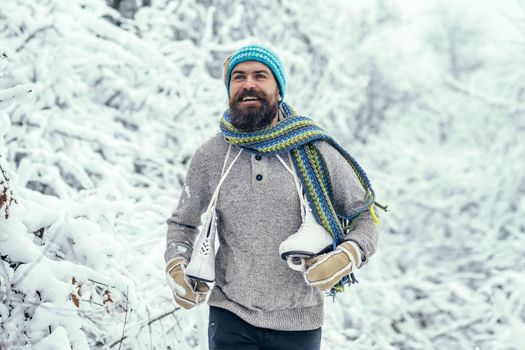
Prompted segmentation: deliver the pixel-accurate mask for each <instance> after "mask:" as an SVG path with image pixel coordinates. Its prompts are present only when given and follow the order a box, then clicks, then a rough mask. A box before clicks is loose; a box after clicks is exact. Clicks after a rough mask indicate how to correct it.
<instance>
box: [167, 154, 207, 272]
mask: <svg viewBox="0 0 525 350" xmlns="http://www.w3.org/2000/svg"><path fill="white" fill-rule="evenodd" d="M207 170H208V169H207V166H206V155H205V152H204V151H203V147H202V146H201V147H200V148H199V149H197V151H196V152H195V154H194V155H193V157H192V159H191V161H190V165H189V167H188V170H187V172H186V180H185V183H184V187H183V189H182V193H181V195H180V198H179V203H178V205H177V208H176V209H175V211H174V212H173V214H172V215H171V217H170V218H169V219H168V220H167V221H166V223H167V224H168V232H167V235H166V251H165V253H164V260H165V261H166V262H168V261H169V260H170V259H173V258H176V257H183V258H185V259H186V260H187V261H189V260H190V257H191V253H192V250H193V244H194V242H195V239H196V237H197V234H198V232H199V229H198V227H199V226H200V225H201V215H202V213H203V212H204V211H205V210H206V208H207V206H208V204H209V201H210V199H211V193H210V187H209V181H208V177H209V175H208V171H207Z"/></svg>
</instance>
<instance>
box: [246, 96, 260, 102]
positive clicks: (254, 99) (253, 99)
mask: <svg viewBox="0 0 525 350" xmlns="http://www.w3.org/2000/svg"><path fill="white" fill-rule="evenodd" d="M258 101H260V99H259V98H257V97H253V96H246V97H244V98H243V99H242V100H241V102H242V103H250V102H258Z"/></svg>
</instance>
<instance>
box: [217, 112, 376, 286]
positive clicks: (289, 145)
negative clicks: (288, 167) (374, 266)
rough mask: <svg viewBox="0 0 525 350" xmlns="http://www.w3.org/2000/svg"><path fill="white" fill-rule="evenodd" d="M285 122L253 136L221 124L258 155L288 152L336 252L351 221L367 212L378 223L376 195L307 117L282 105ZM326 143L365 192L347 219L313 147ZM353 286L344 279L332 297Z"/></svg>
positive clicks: (226, 117) (230, 139)
mask: <svg viewBox="0 0 525 350" xmlns="http://www.w3.org/2000/svg"><path fill="white" fill-rule="evenodd" d="M280 109H281V112H282V113H283V115H284V117H285V119H284V120H282V121H281V122H280V123H278V124H276V125H273V126H269V127H267V128H265V129H263V130H260V131H256V132H242V131H239V130H238V129H236V128H235V127H234V126H233V125H232V124H231V121H230V120H231V119H230V115H229V113H228V112H225V113H224V115H223V118H221V121H220V128H221V131H222V133H223V135H224V137H225V138H226V140H227V141H228V142H230V143H232V144H235V145H237V146H240V147H243V148H244V149H245V150H246V151H248V152H250V153H254V154H258V155H264V156H271V155H276V154H279V153H285V152H291V155H292V160H293V163H294V166H295V168H296V172H297V174H298V176H299V178H300V181H301V184H302V186H303V189H304V192H305V195H306V198H307V200H308V203H309V205H310V208H312V213H313V214H314V217H315V218H316V220H317V222H319V223H320V224H321V225H322V226H323V227H324V228H325V229H326V230H327V231H328V232H329V233H330V234H331V235H332V237H333V248H334V249H335V248H336V247H337V246H338V245H339V244H340V243H341V241H342V240H343V237H344V236H345V234H346V233H348V231H349V230H350V224H351V223H352V221H353V220H354V219H355V218H356V217H358V216H359V215H361V214H362V213H364V212H366V211H370V213H371V215H372V218H373V220H374V223H376V224H377V222H378V219H377V217H376V215H375V213H374V200H375V195H374V191H373V190H372V186H371V185H370V181H369V180H368V177H367V176H366V174H365V172H364V170H363V169H362V168H361V167H360V166H359V164H358V163H357V162H356V161H355V159H354V158H353V157H352V156H351V155H350V154H349V153H348V152H346V151H345V150H344V149H343V148H342V147H341V146H340V145H339V144H338V143H337V142H336V141H335V140H334V139H333V138H332V137H330V136H329V135H328V134H327V133H326V131H324V130H323V129H322V128H321V127H320V126H319V125H318V124H317V123H315V122H314V121H313V120H311V119H310V118H307V117H302V116H298V115H297V114H296V113H295V112H294V111H293V109H292V108H291V107H290V106H289V105H287V104H286V103H281V106H280ZM321 140H322V141H326V142H328V143H330V144H331V145H332V146H334V147H335V148H336V149H337V150H338V151H339V152H340V153H341V154H342V155H343V156H344V158H345V159H346V160H347V161H348V163H349V164H350V166H351V167H352V168H353V170H354V171H355V174H356V175H357V178H358V179H359V181H360V183H361V185H362V186H363V187H364V189H365V191H366V195H365V198H364V205H363V206H362V207H360V208H358V209H357V210H356V211H355V212H354V213H352V214H351V215H350V216H343V215H339V214H338V213H336V211H335V209H334V206H333V204H332V198H333V197H332V185H331V183H330V178H329V173H328V168H327V166H326V164H325V161H324V159H323V157H322V155H321V153H320V152H319V150H318V149H317V147H316V146H315V142H316V141H321ZM353 282H356V280H355V278H354V276H353V275H351V276H350V278H348V277H345V278H343V280H342V281H341V282H340V283H339V284H338V285H336V287H335V288H334V289H332V291H331V294H332V295H335V293H336V292H339V291H342V290H343V285H344V284H346V283H353Z"/></svg>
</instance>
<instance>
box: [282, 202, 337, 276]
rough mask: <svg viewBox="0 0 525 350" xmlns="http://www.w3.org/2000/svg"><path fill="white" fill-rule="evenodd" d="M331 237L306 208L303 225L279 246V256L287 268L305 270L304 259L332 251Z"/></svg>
mask: <svg viewBox="0 0 525 350" xmlns="http://www.w3.org/2000/svg"><path fill="white" fill-rule="evenodd" d="M332 242H333V239H332V236H331V235H330V233H328V231H326V229H325V228H324V227H323V226H321V225H319V223H317V221H316V220H315V217H314V215H313V214H312V212H311V210H310V209H309V208H306V213H305V215H304V219H303V224H302V225H301V227H300V228H299V230H297V232H296V233H294V234H293V235H291V236H290V237H288V238H287V239H286V240H285V241H283V242H282V243H281V245H280V246H279V254H280V255H281V257H282V258H283V259H285V260H286V262H287V263H288V266H290V268H291V269H293V270H296V271H304V270H305V259H306V258H311V257H313V256H316V255H318V254H322V253H326V252H328V251H330V250H332Z"/></svg>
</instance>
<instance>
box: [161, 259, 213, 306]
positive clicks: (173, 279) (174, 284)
mask: <svg viewBox="0 0 525 350" xmlns="http://www.w3.org/2000/svg"><path fill="white" fill-rule="evenodd" d="M186 265H187V262H186V259H184V258H174V259H171V260H170V261H168V264H167V265H166V274H167V276H166V277H167V279H168V284H169V285H170V287H171V288H172V289H173V295H174V296H175V302H176V303H177V304H179V305H180V306H182V307H183V308H185V309H191V308H192V307H194V306H195V305H199V304H201V303H203V302H204V301H205V300H206V295H208V292H209V290H210V288H209V287H208V285H207V284H206V283H204V282H201V281H196V280H193V279H191V278H188V277H187V276H186V275H185V274H184V270H185V268H186Z"/></svg>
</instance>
